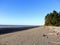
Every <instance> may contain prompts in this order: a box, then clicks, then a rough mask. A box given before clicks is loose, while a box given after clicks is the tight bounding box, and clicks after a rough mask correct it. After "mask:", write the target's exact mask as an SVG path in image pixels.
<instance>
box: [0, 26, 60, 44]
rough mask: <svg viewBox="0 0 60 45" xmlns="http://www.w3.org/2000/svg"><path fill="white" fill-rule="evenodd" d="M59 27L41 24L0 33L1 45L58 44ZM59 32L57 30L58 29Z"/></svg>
mask: <svg viewBox="0 0 60 45" xmlns="http://www.w3.org/2000/svg"><path fill="white" fill-rule="evenodd" d="M55 30H60V27H59V28H57V27H49V26H48V27H47V26H41V27H37V28H32V29H28V30H24V31H19V32H14V33H9V34H3V35H0V44H1V45H60V35H57V32H56V31H55ZM58 32H59V31H58Z"/></svg>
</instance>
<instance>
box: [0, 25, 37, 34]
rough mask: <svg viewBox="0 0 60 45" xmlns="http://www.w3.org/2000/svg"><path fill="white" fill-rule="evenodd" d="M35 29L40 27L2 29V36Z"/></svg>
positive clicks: (0, 29) (0, 30) (0, 32)
mask: <svg viewBox="0 0 60 45" xmlns="http://www.w3.org/2000/svg"><path fill="white" fill-rule="evenodd" d="M35 27H38V26H32V27H13V28H12V27H10V28H0V35H2V34H7V33H12V32H16V31H23V30H27V29H31V28H35Z"/></svg>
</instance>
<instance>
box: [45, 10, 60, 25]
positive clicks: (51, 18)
mask: <svg viewBox="0 0 60 45" xmlns="http://www.w3.org/2000/svg"><path fill="white" fill-rule="evenodd" d="M45 25H53V26H60V13H58V12H57V11H55V10H54V11H53V12H52V13H49V14H47V15H46V16H45Z"/></svg>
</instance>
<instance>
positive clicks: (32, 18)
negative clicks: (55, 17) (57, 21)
mask: <svg viewBox="0 0 60 45" xmlns="http://www.w3.org/2000/svg"><path fill="white" fill-rule="evenodd" d="M53 10H56V11H58V12H59V11H60V0H0V25H44V22H45V20H44V18H45V16H46V14H48V13H50V12H52V11H53Z"/></svg>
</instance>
